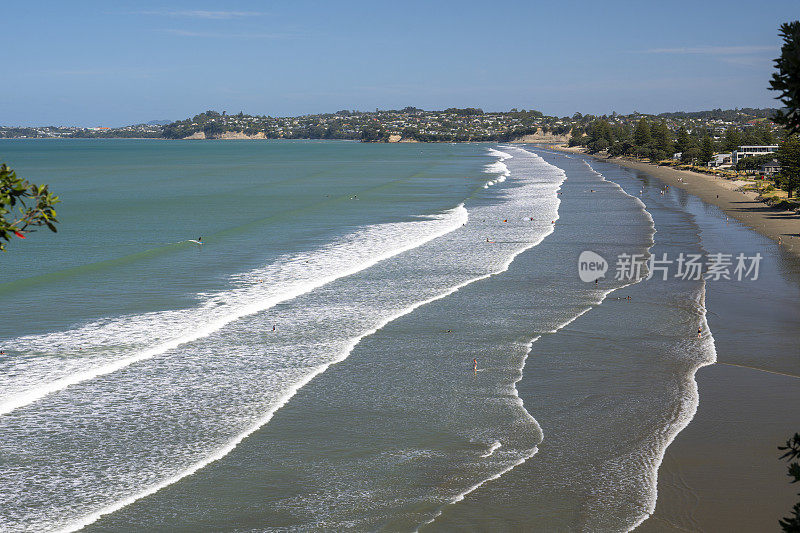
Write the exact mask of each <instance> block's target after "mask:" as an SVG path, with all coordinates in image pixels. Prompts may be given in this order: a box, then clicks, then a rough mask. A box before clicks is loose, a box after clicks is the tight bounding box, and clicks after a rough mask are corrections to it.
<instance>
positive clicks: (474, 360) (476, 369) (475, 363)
mask: <svg viewBox="0 0 800 533" xmlns="http://www.w3.org/2000/svg"><path fill="white" fill-rule="evenodd" d="M472 370H474V371H475V373H477V372H478V359H477V358H475V359H473V360H472Z"/></svg>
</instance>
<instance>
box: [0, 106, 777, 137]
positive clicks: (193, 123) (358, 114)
mask: <svg viewBox="0 0 800 533" xmlns="http://www.w3.org/2000/svg"><path fill="white" fill-rule="evenodd" d="M776 111H777V109H772V108H764V109H756V108H742V109H733V110H722V109H715V110H711V111H697V112H676V113H662V114H659V115H648V114H642V113H632V114H629V115H619V114H616V113H613V114H612V115H602V116H595V115H591V114H586V115H584V114H581V113H575V114H574V115H572V116H571V117H556V116H548V115H545V114H544V113H542V112H540V111H536V110H524V109H522V110H519V109H511V110H510V111H503V112H485V111H483V110H482V109H478V108H449V109H445V110H443V111H426V110H423V109H418V108H416V107H406V108H404V109H400V110H375V111H369V112H367V111H348V110H343V111H337V112H336V113H325V114H318V115H303V116H297V117H270V116H265V115H246V114H244V113H241V112H240V113H238V114H234V115H231V114H228V113H226V112H225V111H222V112H217V111H206V112H204V113H200V114H199V115H195V116H194V117H191V118H187V119H185V120H178V121H175V122H167V121H152V122H148V123H146V124H136V125H131V126H124V127H119V128H110V127H94V128H80V127H60V126H43V127H9V126H0V138H17V139H19V138H151V139H342V140H355V141H362V142H549V143H566V142H568V141H569V139H570V136H571V135H573V133H574V132H576V131H584V130H585V129H586V128H587V125H589V124H591V123H593V122H595V121H596V120H598V119H602V120H608V121H611V123H616V124H620V125H634V124H636V123H638V122H639V121H640V120H641V119H642V118H647V119H649V120H653V121H656V122H659V123H664V124H665V125H666V126H667V127H669V128H670V129H673V130H677V129H678V128H680V127H686V128H688V129H689V130H690V131H691V130H697V129H698V128H700V129H705V130H708V131H710V132H713V131H715V130H717V129H720V128H723V129H724V128H726V127H729V126H731V125H733V126H737V127H742V128H747V127H750V126H753V125H759V126H762V127H763V126H766V127H770V128H771V127H772V126H773V125H772V122H771V120H770V119H771V117H772V116H774V114H775V112H776ZM712 134H713V133H712ZM573 136H574V135H573Z"/></svg>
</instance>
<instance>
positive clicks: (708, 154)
mask: <svg viewBox="0 0 800 533" xmlns="http://www.w3.org/2000/svg"><path fill="white" fill-rule="evenodd" d="M712 157H714V141H712V140H711V136H710V135H708V134H706V136H705V137H703V144H702V145H701V146H700V162H701V163H708V162H709V161H711V158H712Z"/></svg>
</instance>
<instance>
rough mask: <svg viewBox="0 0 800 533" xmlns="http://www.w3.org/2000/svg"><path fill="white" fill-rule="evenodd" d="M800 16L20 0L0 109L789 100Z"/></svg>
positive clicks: (582, 106)
mask: <svg viewBox="0 0 800 533" xmlns="http://www.w3.org/2000/svg"><path fill="white" fill-rule="evenodd" d="M798 17H800V3H799V2H798V0H770V1H767V2H752V1H748V2H743V1H742V2H740V1H726V2H717V1H705V0H693V1H690V2H686V1H670V2H650V1H639V2H634V1H613V0H605V1H597V0H593V1H586V2H582V1H569V0H567V1H562V2H535V1H532V0H526V1H519V2H518V1H505V2H477V1H471V0H461V1H452V2H451V1H436V0H428V1H416V0H400V1H397V0H395V1H392V2H380V1H377V0H372V1H363V2H361V1H353V2H349V1H318V2H317V1H305V0H292V1H280V2H279V1H273V2H266V1H264V2H256V1H226V2H212V1H183V2H151V1H139V2H108V1H81V2H64V1H61V0H59V1H36V0H30V1H26V2H19V1H11V0H7V1H4V2H2V4H0V20H2V31H1V32H0V60H2V63H0V64H2V68H3V71H4V83H3V84H2V87H0V125H50V124H54V125H82V126H94V125H108V126H118V125H123V124H131V123H139V122H147V121H150V120H156V119H181V118H185V117H188V116H192V115H194V114H196V113H199V112H201V111H205V110H207V109H215V110H218V111H222V110H226V111H228V112H230V113H237V112H239V111H244V112H245V113H251V114H268V115H272V116H286V115H298V114H308V113H319V112H333V111H337V110H340V109H361V110H374V109H375V108H382V109H394V108H402V107H405V106H407V105H412V106H417V107H421V108H424V109H441V108H445V107H451V106H458V107H481V108H483V109H484V110H508V109H510V108H512V107H517V108H524V109H538V110H540V111H543V112H544V113H547V114H555V115H560V116H562V115H572V114H573V113H574V112H576V111H580V112H583V113H594V114H603V113H611V112H612V111H617V112H619V113H628V112H632V111H640V112H649V113H658V112H663V111H674V110H699V109H711V108H716V107H722V108H733V107H767V106H776V105H777V102H776V101H775V100H773V96H774V95H773V94H772V93H771V92H770V91H768V90H767V89H766V87H767V83H768V79H769V76H770V74H771V72H772V70H773V67H772V61H771V60H772V59H774V58H775V57H777V55H778V50H779V48H780V40H779V38H778V36H777V30H778V26H779V25H780V23H782V22H787V21H789V20H794V19H797V18H798Z"/></svg>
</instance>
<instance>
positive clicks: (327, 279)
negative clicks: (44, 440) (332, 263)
mask: <svg viewBox="0 0 800 533" xmlns="http://www.w3.org/2000/svg"><path fill="white" fill-rule="evenodd" d="M447 215H453V216H452V220H451V222H450V224H447V225H446V226H444V227H443V228H441V229H440V230H439V231H436V232H432V233H431V234H428V235H425V236H424V237H422V238H420V239H417V240H415V241H412V242H410V243H408V244H406V245H405V246H401V247H399V248H395V249H391V250H389V251H387V252H385V253H383V254H379V255H377V256H374V257H372V258H371V259H369V260H367V261H365V262H363V263H359V264H356V265H354V266H352V267H350V268H348V269H345V270H343V271H341V272H338V273H336V274H334V275H331V276H324V277H321V278H318V279H317V280H313V281H311V282H309V283H307V284H305V285H302V286H300V287H297V288H295V289H294V290H291V291H287V292H285V293H282V294H280V295H276V296H273V297H271V298H267V299H265V300H262V301H257V302H254V303H251V304H248V305H243V306H241V307H239V308H234V309H232V311H231V313H230V314H228V315H226V316H224V317H221V318H218V319H215V320H212V321H211V322H209V323H207V324H205V325H204V326H203V327H200V328H198V329H196V330H194V331H192V332H191V333H188V334H186V335H182V336H180V337H176V338H173V339H170V340H168V341H165V342H162V343H160V344H158V345H156V346H153V347H151V348H147V349H145V350H142V351H140V352H139V353H137V354H136V355H132V356H130V357H125V358H122V359H119V360H117V361H114V362H111V363H107V364H105V365H101V366H98V367H96V368H92V369H90V370H85V371H82V372H76V373H74V374H71V375H69V376H66V377H64V378H61V379H58V380H55V381H52V382H50V383H46V384H44V385H40V386H38V387H36V388H34V389H31V390H29V391H26V392H24V393H22V394H19V395H17V396H15V397H13V398H11V399H10V400H6V401H4V402H3V403H0V415H4V414H8V413H10V412H12V411H14V410H15V409H19V408H21V407H24V406H26V405H30V404H31V403H34V402H36V401H38V400H41V399H42V398H44V397H45V396H47V395H49V394H52V393H54V392H58V391H60V390H63V389H65V388H67V387H69V386H71V385H76V384H78V383H81V382H84V381H88V380H91V379H95V378H97V377H100V376H103V375H107V374H111V373H113V372H116V371H118V370H121V369H123V368H126V367H128V366H130V365H132V364H134V363H137V362H140V361H144V360H146V359H150V358H152V357H154V356H156V355H159V354H162V353H164V352H166V351H168V350H171V349H174V348H176V347H178V346H180V345H182V344H185V343H187V342H192V341H195V340H198V339H201V338H203V337H207V336H208V335H210V334H212V333H214V332H215V331H218V330H219V329H221V328H223V327H224V326H226V325H228V324H230V323H231V322H233V321H235V320H238V319H240V318H242V317H245V316H248V315H252V314H254V313H258V312H260V311H264V310H266V309H269V308H271V307H274V306H275V305H277V304H279V303H281V302H285V301H287V300H291V299H293V298H296V297H298V296H301V295H303V294H306V293H308V292H310V291H312V290H314V289H317V288H319V287H322V286H323V285H326V284H328V283H331V282H332V281H335V280H337V279H339V278H342V277H346V276H350V275H352V274H355V273H357V272H360V271H361V270H364V269H366V268H369V267H371V266H373V265H375V264H376V263H379V262H381V261H384V260H386V259H389V258H391V257H394V256H395V255H398V254H400V253H403V252H406V251H408V250H411V249H414V248H417V247H419V246H421V245H423V244H425V243H427V242H429V241H431V240H433V239H436V238H438V237H441V236H443V235H446V234H447V233H450V232H451V231H454V230H455V229H457V228H459V227H461V226H462V225H463V224H465V223H466V222H467V219H468V213H467V210H466V208H465V207H464V204H463V203H462V204H459V205H458V206H457V207H455V208H454V209H452V210H450V211H449V212H447Z"/></svg>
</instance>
